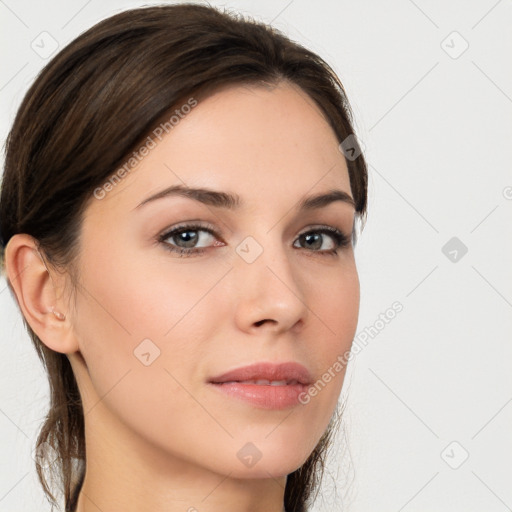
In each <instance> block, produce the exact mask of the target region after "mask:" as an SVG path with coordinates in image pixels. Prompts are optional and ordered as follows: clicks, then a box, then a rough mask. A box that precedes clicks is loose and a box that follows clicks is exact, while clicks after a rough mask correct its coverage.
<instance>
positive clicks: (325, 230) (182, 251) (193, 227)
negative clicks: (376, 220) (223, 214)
mask: <svg viewBox="0 0 512 512" xmlns="http://www.w3.org/2000/svg"><path fill="white" fill-rule="evenodd" d="M186 231H205V232H207V233H210V234H211V235H213V236H214V237H216V238H220V237H219V235H218V234H217V232H216V231H215V230H214V229H213V228H212V227H209V226H201V225H199V224H182V225H180V226H177V227H175V228H173V229H172V230H170V231H166V232H164V233H162V234H161V235H159V236H158V237H157V240H158V242H159V243H161V244H162V245H163V246H164V249H165V250H167V251H170V252H173V253H178V254H179V255H180V257H190V256H197V255H200V254H203V253H204V252H205V251H206V250H207V249H210V248H211V247H199V248H188V249H186V248H183V247H179V248H176V247H175V246H173V245H171V244H169V243H168V242H166V241H165V240H167V239H168V238H171V237H174V236H177V235H179V234H181V233H183V232H186ZM313 233H322V234H326V235H329V236H331V237H332V239H333V240H334V242H335V245H336V247H335V248H334V249H328V250H324V251H314V250H313V251H311V252H312V253H318V255H320V256H336V255H337V254H338V249H344V248H345V247H347V246H349V245H350V238H349V237H348V236H347V235H345V233H342V232H341V231H340V230H339V229H336V228H333V227H330V226H322V227H320V228H315V229H311V230H309V231H305V232H304V233H301V234H300V235H299V237H300V236H303V235H310V234H313ZM301 249H303V250H306V251H307V250H308V249H304V248H301Z"/></svg>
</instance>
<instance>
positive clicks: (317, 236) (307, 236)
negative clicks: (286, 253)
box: [305, 234, 322, 249]
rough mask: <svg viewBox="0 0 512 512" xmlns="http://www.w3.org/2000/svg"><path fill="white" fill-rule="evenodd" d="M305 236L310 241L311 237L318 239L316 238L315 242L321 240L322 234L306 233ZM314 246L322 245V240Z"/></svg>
mask: <svg viewBox="0 0 512 512" xmlns="http://www.w3.org/2000/svg"><path fill="white" fill-rule="evenodd" d="M305 237H306V240H307V241H308V243H309V240H310V239H316V240H313V244H314V243H315V242H318V241H319V240H320V235H318V234H315V235H311V234H310V235H305ZM310 247H311V245H310ZM314 247H315V248H317V249H318V248H320V247H322V242H321V241H320V244H318V243H317V244H316V245H314Z"/></svg>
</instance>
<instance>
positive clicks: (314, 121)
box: [67, 84, 359, 478]
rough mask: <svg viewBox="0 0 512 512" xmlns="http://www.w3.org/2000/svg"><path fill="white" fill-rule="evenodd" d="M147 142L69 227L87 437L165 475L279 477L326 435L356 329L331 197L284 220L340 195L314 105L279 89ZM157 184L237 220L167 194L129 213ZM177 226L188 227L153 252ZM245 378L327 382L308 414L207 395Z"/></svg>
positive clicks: (336, 166) (347, 256)
mask: <svg viewBox="0 0 512 512" xmlns="http://www.w3.org/2000/svg"><path fill="white" fill-rule="evenodd" d="M188 110H189V109H186V111H188ZM168 128H169V126H168ZM164 134H165V131H164ZM153 139H154V144H149V146H154V147H152V149H149V151H148V154H147V155H146V156H145V157H144V158H143V159H142V160H141V161H140V162H139V163H138V164H137V166H136V167H134V168H133V169H132V170H131V171H130V172H128V173H126V175H125V176H124V177H123V179H122V180H120V181H118V182H116V183H115V185H112V186H111V187H108V186H107V187H106V188H107V189H110V190H109V191H108V192H106V193H105V194H103V195H104V197H102V195H101V194H97V195H98V197H102V198H101V199H97V198H96V197H95V198H92V199H91V201H90V203H89V204H88V207H87V209H86V211H85V215H84V220H83V231H82V233H81V253H80V259H79V268H80V279H79V280H80V286H79V287H78V293H77V296H76V309H75V310H74V311H72V312H67V313H68V316H69V314H70V313H71V321H72V325H73V333H74V334H73V335H74V336H75V338H76V342H77V344H78V348H79V352H78V353H72V354H68V357H69V358H70V360H71V362H72V365H73V370H74V372H75V375H76V376H77V380H78V383H79V386H80V390H81V393H82V397H83V400H84V409H85V413H86V415H85V421H86V428H87V427H89V429H91V428H94V429H102V435H103V436H109V435H111V436H112V437H111V439H110V441H109V443H110V444H106V445H107V446H112V445H114V444H115V443H117V442H122V443H124V447H125V449H126V450H128V449H129V447H128V446H126V443H132V444H133V446H132V447H131V448H133V447H134V446H136V447H137V448H136V450H138V453H148V452H149V451H153V452H154V453H155V454H158V460H159V463H160V462H161V463H162V464H164V465H165V464H169V465H170V466H171V465H172V464H174V462H175V461H178V462H179V464H180V467H182V468H184V467H191V466H188V465H189V464H192V465H197V466H201V467H202V468H207V469H209V470H212V471H215V472H221V473H224V474H228V473H231V476H233V477H239V478H250V477H265V478H268V476H269V475H272V476H282V475H286V474H288V473H290V472H292V471H294V470H295V469H297V468H298V467H299V466H301V465H302V464H303V463H304V461H305V460H306V459H307V457H308V456H309V455H310V453H311V452H312V451H313V449H314V447H315V446H316V444H317V443H318V441H319V439H320V437H321V435H322V433H323V432H324V431H325V429H326V427H327V425H328V423H329V420H330V418H331V416H332V414H333V411H334V409H335V406H336V402H337V399H338V397H339V394H340V391H341V387H342V382H343V377H344V371H343V370H342V371H338V372H333V371H332V368H333V366H334V365H335V363H336V361H337V358H338V356H340V355H342V354H343V353H345V352H346V351H347V350H349V349H350V346H351V342H352V339H353V336H354V334H355V329H356V325H357V317H358V310H359V281H358V276H357V270H356V265H355V261H354V253H353V247H352V245H351V235H352V229H353V222H354V207H353V205H352V204H350V202H349V201H344V200H342V199H341V200H340V199H338V200H334V201H331V202H326V204H318V203H317V204H316V207H310V208H305V209H301V208H300V206H301V202H302V201H303V200H305V199H307V198H309V197H311V196H316V195H318V194H325V193H327V192H331V191H333V190H338V191H341V192H344V193H346V194H347V195H348V196H349V198H350V197H352V194H351V189H350V182H349V176H348V171H347V166H346V162H345V159H344V156H343V154H342V153H341V152H340V151H339V149H338V142H337V140H336V137H335V135H334V133H333V131H332V130H331V128H330V127H329V125H328V124H327V122H326V121H325V119H324V118H323V117H322V115H321V114H320V111H319V110H318V108H317V107H316V106H315V105H314V103H313V101H312V100H311V99H310V98H309V97H307V96H306V95H305V94H304V93H303V92H301V91H300V90H298V89H296V88H295V87H293V86H290V85H285V84H281V85H280V86H278V87H276V88H275V89H273V90H269V89H264V88H260V87H242V86H236V87H229V88H226V89H224V90H222V91H220V92H217V93H216V94H215V95H213V96H210V97H209V98H207V99H206V100H204V101H201V102H199V103H198V104H197V105H196V106H194V107H193V108H191V109H190V112H189V113H188V114H186V115H184V116H182V118H181V119H180V120H179V122H178V123H174V124H173V126H172V128H171V129H169V133H168V134H166V135H165V136H164V137H162V140H158V139H157V138H156V137H153ZM172 186H181V187H184V188H201V189H211V190H213V191H217V192H219V193H224V194H231V195H236V196H238V198H239V201H240V204H239V205H238V206H237V207H234V206H233V205H231V206H232V207H226V205H225V204H221V203H222V202H221V201H219V200H218V198H217V200H216V201H213V202H212V201H210V202H209V203H208V204H205V203H203V202H201V201H200V200H198V199H197V198H196V199H194V198H192V197H185V196H183V195H177V194H170V195H167V196H163V197H160V198H157V199H153V200H150V201H147V202H145V201H146V200H147V198H149V197H150V196H153V195H155V194H158V193H159V192H161V191H163V190H165V189H167V188H168V187H172ZM202 197H203V198H204V197H209V198H210V199H211V198H214V197H215V196H213V195H209V196H207V195H205V194H203V196H202ZM141 203H144V204H142V205H141ZM184 223H187V224H190V225H193V226H195V227H189V228H188V229H185V230H183V229H182V232H181V234H175V235H174V236H173V235H168V236H167V237H163V236H162V237H161V235H166V234H168V233H169V231H171V230H172V229H173V228H178V227H182V225H183V224H184ZM197 226H199V227H197ZM323 228H331V229H336V230H339V231H341V232H342V233H343V234H344V235H345V236H346V237H347V239H348V245H346V246H341V247H339V246H338V242H337V238H336V235H335V234H330V233H329V232H324V231H322V229H323ZM203 229H208V230H210V229H211V230H212V233H214V234H211V233H210V232H209V231H204V230H203ZM307 234H309V236H308V235H307ZM160 238H161V240H160ZM172 249H175V250H180V249H181V250H185V251H187V250H188V251H190V255H188V254H183V255H180V254H179V253H178V252H173V251H172ZM194 249H200V251H201V252H200V253H194V252H193V251H194ZM333 249H336V253H333ZM82 358H83V359H82ZM257 362H267V363H282V362H297V363H299V364H301V365H303V366H304V367H306V369H307V370H308V371H309V373H310V374H311V377H312V380H313V382H316V381H317V380H319V379H322V375H323V374H325V372H327V371H328V370H329V369H330V368H331V377H330V379H327V380H328V382H327V380H324V381H323V382H324V384H323V385H322V387H320V388H319V389H321V390H320V391H319V392H318V393H317V394H316V396H311V397H310V399H309V400H308V401H307V403H301V402H300V401H297V402H296V403H295V404H288V405H286V404H285V405H283V406H282V407H278V406H276V405H275V404H274V405H273V404H272V403H270V405H268V404H267V405H265V404H264V403H263V402H258V403H254V402H249V401H246V400H243V399H241V398H239V397H236V396H230V395H229V394H227V393H225V392H223V391H222V390H221V389H220V386H219V385H214V384H211V382H210V381H211V379H212V378H213V377H215V376H218V375H221V374H223V373H225V372H228V371H230V370H234V369H236V368H239V367H242V366H247V365H251V364H253V363H257ZM260 385H261V384H260ZM265 392H266V391H265ZM281 392H282V390H281V391H276V393H277V395H276V396H277V398H276V400H279V396H280V395H279V393H281ZM93 424H94V426H93V427H92V425H93ZM120 440H122V441H120ZM131 448H130V449H131ZM155 457H156V456H155ZM155 461H156V458H155ZM164 465H163V466H162V467H165V466H164ZM170 466H169V467H170Z"/></svg>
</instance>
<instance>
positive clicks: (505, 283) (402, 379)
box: [0, 0, 512, 512]
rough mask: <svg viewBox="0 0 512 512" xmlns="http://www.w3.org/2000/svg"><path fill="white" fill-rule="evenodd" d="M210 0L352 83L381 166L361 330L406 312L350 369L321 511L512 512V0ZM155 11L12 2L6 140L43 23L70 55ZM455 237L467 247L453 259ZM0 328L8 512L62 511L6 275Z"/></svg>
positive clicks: (363, 132)
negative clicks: (107, 27) (120, 15)
mask: <svg viewBox="0 0 512 512" xmlns="http://www.w3.org/2000/svg"><path fill="white" fill-rule="evenodd" d="M149 3H154V2H146V5H147V4H149ZM211 4H212V5H218V6H223V5H225V6H229V7H230V8H233V9H235V10H237V11H241V12H244V13H246V14H248V15H252V16H254V17H256V18H257V19H261V20H264V21H267V22H272V23H273V24H274V26H276V27H277V28H279V29H281V30H282V31H284V32H285V33H286V34H287V35H289V36H290V37H291V38H292V39H295V40H297V41H299V42H301V43H303V44H304V45H305V46H307V47H309V48H310V49H312V50H313V51H316V52H317V53H319V54H320V55H321V56H322V57H324V58H325V59H326V60H327V61H328V62H329V63H330V64H331V65H332V66H333V67H334V69H335V70H336V72H337V73H338V74H339V76H340V78H341V80H342V82H343V84H344V86H345V88H346V90H347V94H348V97H349V100H350V102H351V105H352V107H353V110H354V113H355V118H356V131H357V133H358V135H359V137H360V139H361V140H362V141H363V143H364V146H365V155H366V158H367V159H368V162H369V164H370V176H369V217H368V222H367V224H366V227H365V228H364V230H363V233H362V235H361V236H360V238H359V241H358V244H357V246H356V258H357V262H358V269H359V273H360V279H361V292H362V293H361V312H360V318H359V327H358V333H359V334H360V333H362V332H365V329H368V328H369V327H371V326H373V325H374V324H375V322H376V321H377V320H378V318H379V315H380V314H381V313H384V312H385V311H387V310H388V309H389V308H390V307H391V304H392V303H393V302H395V301H400V303H401V304H402V305H403V311H402V312H400V313H399V314H397V315H396V317H395V318H394V319H393V320H392V321H391V322H389V323H388V324H386V325H385V327H384V328H380V329H377V331H378V332H377V334H376V335H375V330H374V331H373V333H374V334H373V335H372V337H369V342H368V344H367V345H366V347H364V348H363V350H361V351H360V352H359V353H358V354H357V356H355V357H354V359H353V360H352V362H351V363H350V365H349V372H348V374H347V377H346V381H345V387H344V391H343V396H344V397H346V398H347V399H348V405H347V410H346V412H345V416H344V421H345V423H344V430H343V431H341V432H344V431H346V437H347V439H344V437H343V436H342V435H340V437H339V439H338V444H337V445H336V446H335V449H334V450H333V452H332V457H331V459H330V461H329V467H328V471H327V472H326V474H325V480H324V485H323V487H322V492H321V495H320V496H319V498H318V500H317V503H316V505H315V508H314V512H320V511H332V510H341V508H342V506H341V505H340V503H343V510H344V511H350V512H370V511H371V512H376V511H394V512H400V511H405V512H413V511H427V510H436V511H437V512H443V511H450V512H454V511H464V512H472V511H475V512H476V511H478V512H481V511H483V510H485V511H486V512H504V511H506V510H512V486H511V485H510V483H511V476H512V436H511V432H512V428H511V427H512V372H511V368H510V367H511V362H512V347H511V344H510V337H511V332H512V329H511V328H512V232H511V229H510V219H511V213H512V172H511V169H510V165H511V162H512V143H511V141H512V123H511V120H512V67H511V64H510V63H511V62H512V60H511V58H510V57H511V54H512V30H511V27H512V2H511V1H510V0H508V1H507V0H501V1H496V0H485V1H484V0H481V1H452V2H443V1H441V0H435V1H434V0H429V1H426V0H421V1H420V0H417V1H415V2H413V1H412V0H409V1H407V0H401V1H398V0H395V1H392V2H378V1H373V2H372V1H369V0H365V1H359V2H356V1H352V2H348V1H344V2H335V1H330V2H329V1H325V0H324V1H316V2H311V1H309V2H308V1H306V0H292V1H290V0H285V1H282V0H279V1H275V2H271V1H260V2H257V1H232V2H218V1H212V2H211ZM141 5H144V4H142V3H139V2H132V1H119V0H101V1H100V0H89V1H88V2H87V1H82V0H74V1H67V2H66V1H64V0H61V1H56V0H51V1H50V0H46V1H45V2H35V1H32V2H28V1H25V0H20V1H15V0H2V1H0V17H1V30H0V39H1V46H0V48H1V50H0V52H1V53H0V58H1V69H2V73H1V76H0V91H1V101H0V109H1V115H0V119H1V126H0V130H1V133H0V138H1V140H2V142H3V141H4V140H5V137H6V135H7V131H8V129H9V127H10V124H11V123H12V120H13V117H14V114H15V111H16V109H17V107H18V105H19V103H20V101H21V99H22V97H23V95H24V93H25V91H26V90H27V88H28V86H29V84H31V83H32V81H33V80H34V78H35V76H36V74H37V73H38V72H39V70H40V69H41V68H42V66H43V65H44V64H45V63H46V62H47V60H45V59H44V58H41V57H40V56H39V55H38V54H37V53H36V52H35V51H34V50H33V49H32V48H31V43H32V42H33V41H34V40H35V41H36V42H37V41H38V39H37V38H38V37H39V35H40V34H41V33H42V32H43V31H47V32H48V33H49V34H51V36H52V37H53V38H54V39H55V40H56V41H58V44H59V49H60V48H62V47H63V46H65V45H66V44H67V43H68V42H70V41H71V40H72V39H74V38H75V37H76V36H77V35H78V34H79V33H81V32H82V31H84V30H85V29H87V28H89V27H90V26H92V25H93V24H94V23H96V22H97V21H99V20H101V19H103V18H105V17H107V16H110V15H112V14H115V13H117V12H119V11H121V10H124V9H127V8H130V7H138V6H141ZM454 31H455V32H457V34H453V32H454ZM443 41H444V42H443ZM466 44H468V45H469V46H468V48H467V49H466V50H465V51H464V52H463V53H461V52H462V50H464V48H465V45H466ZM507 221H508V222H507ZM453 237H457V238H458V240H459V241H460V242H462V243H463V244H464V245H465V246H466V247H467V249H468V252H467V254H465V255H463V256H462V252H461V251H460V249H457V248H455V250H456V251H457V253H454V252H453V250H454V249H453V248H451V247H449V248H448V249H447V250H445V252H446V253H447V254H448V256H446V255H445V254H444V253H443V251H442V248H443V247H444V245H445V244H446V243H447V242H448V241H449V240H450V239H451V238H453ZM460 242H457V243H458V244H460ZM449 251H452V252H451V254H450V253H449ZM455 256H456V258H457V259H456V261H452V260H451V259H453V258H454V257H455ZM450 258H451V259H450ZM0 325H1V339H0V351H1V352H0V354H1V357H0V434H1V435H0V447H1V448H0V449H1V466H0V511H14V510H16V511H17V512H25V511H26V512H29V511H31V512H32V511H34V510H38V511H39V510H41V511H42V510H49V506H48V504H47V503H46V502H45V500H44V497H43V493H42V490H41V488H40V487H39V484H38V481H37V478H36V473H35V468H34V463H33V461H32V459H31V450H32V448H33V446H34V442H35V436H36V434H37V430H38V428H39V426H40V424H41V422H42V419H43V417H44V414H45V413H46V406H47V400H48V394H47V391H48V388H47V383H46V377H45V374H44V373H43V370H42V367H41V366H40V363H39V361H38V359H37V356H36V354H35V352H34V350H33V348H32V345H31V342H30V340H29V338H28V335H27V334H26V332H25V329H24V326H23V320H22V317H21V315H20V313H19V312H18V310H17V308H16V306H15V303H14V301H13V299H12V297H11V295H10V293H9V291H8V290H7V289H6V284H5V279H4V278H2V280H1V281H0ZM377 325H381V324H377ZM366 332H369V331H366ZM454 441H455V444H451V443H452V442H454ZM346 443H348V450H349V451H347V450H346V449H345V448H344V447H345V445H346ZM449 445H450V446H449ZM447 447H448V449H447V450H445V448H447ZM443 454H444V455H443ZM466 455H468V458H467V460H465V461H464V462H462V461H463V459H464V457H465V456H466ZM456 466H459V467H458V468H457V469H455V467H456ZM104 512H107V511H104ZM108 512H110V511H108Z"/></svg>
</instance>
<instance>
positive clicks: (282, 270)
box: [232, 236, 309, 334]
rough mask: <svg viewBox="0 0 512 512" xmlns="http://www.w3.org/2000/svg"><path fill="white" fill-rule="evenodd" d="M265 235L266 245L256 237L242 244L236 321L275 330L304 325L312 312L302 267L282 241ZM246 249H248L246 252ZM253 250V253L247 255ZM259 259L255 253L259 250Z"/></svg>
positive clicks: (235, 276)
mask: <svg viewBox="0 0 512 512" xmlns="http://www.w3.org/2000/svg"><path fill="white" fill-rule="evenodd" d="M270 239H271V237H270V236H267V237H266V238H265V240H266V245H265V246H263V245H262V244H259V243H258V242H256V240H255V239H254V238H252V237H248V241H246V242H245V244H246V245H244V242H243V243H242V244H240V245H241V246H242V247H240V246H239V248H238V249H239V250H238V251H237V254H238V255H237V257H236V258H235V263H234V269H233V272H232V274H233V275H232V279H234V282H235V283H236V284H235V285H234V287H235V288H236V290H237V293H236V295H237V299H238V300H237V302H236V314H235V321H236V324H237V327H238V328H239V329H241V330H243V331H245V332H249V333H255V332H260V331H261V330H262V329H264V330H265V331H272V332H273V333H275V334H277V333H281V332H286V331H289V330H291V329H295V330H297V329H300V328H301V326H302V325H303V324H304V322H305V321H306V318H307V315H308V314H309V309H308V306H307V305H306V300H307V297H306V294H305V290H304V288H303V287H302V286H301V283H300V275H299V274H298V269H297V268H293V266H292V263H293V262H292V261H291V259H290V255H289V254H288V253H287V249H286V247H284V246H283V244H282V242H279V243H278V242H277V241H276V240H273V241H272V242H271V241H270ZM244 249H246V251H245V253H244ZM251 251H252V253H253V254H252V257H247V255H248V254H250V253H251ZM258 253H259V255H257V257H256V258H255V259H253V258H254V256H255V254H258Z"/></svg>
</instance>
